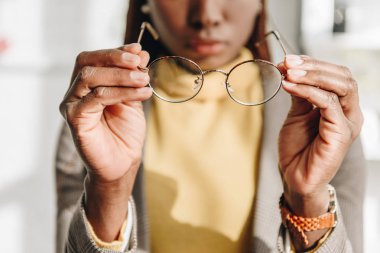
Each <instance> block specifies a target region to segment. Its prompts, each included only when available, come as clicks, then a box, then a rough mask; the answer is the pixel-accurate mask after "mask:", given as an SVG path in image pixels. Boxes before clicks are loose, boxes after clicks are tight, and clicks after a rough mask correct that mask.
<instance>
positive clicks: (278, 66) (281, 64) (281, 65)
mask: <svg viewBox="0 0 380 253" xmlns="http://www.w3.org/2000/svg"><path fill="white" fill-rule="evenodd" d="M277 68H278V70H280V72H281V74H283V75H286V68H285V64H284V62H280V63H279V64H277Z"/></svg>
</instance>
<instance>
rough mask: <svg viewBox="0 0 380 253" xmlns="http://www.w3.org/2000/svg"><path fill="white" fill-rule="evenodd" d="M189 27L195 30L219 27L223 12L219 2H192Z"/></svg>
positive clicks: (211, 0)
mask: <svg viewBox="0 0 380 253" xmlns="http://www.w3.org/2000/svg"><path fill="white" fill-rule="evenodd" d="M192 9H193V10H192V15H191V20H190V22H191V25H192V26H193V27H194V28H195V29H199V30H200V29H204V28H210V27H213V26H219V25H220V24H221V23H222V21H223V11H222V6H221V4H220V1H219V0H198V1H194V7H193V8H192Z"/></svg>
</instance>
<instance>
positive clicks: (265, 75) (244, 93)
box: [227, 60, 282, 105]
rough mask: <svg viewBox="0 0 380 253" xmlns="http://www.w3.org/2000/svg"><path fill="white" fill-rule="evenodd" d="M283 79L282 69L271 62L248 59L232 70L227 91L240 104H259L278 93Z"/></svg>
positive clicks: (228, 78)
mask: <svg viewBox="0 0 380 253" xmlns="http://www.w3.org/2000/svg"><path fill="white" fill-rule="evenodd" d="M248 80H249V81H248ZM281 81H282V75H281V73H280V71H279V70H278V69H277V68H276V67H275V66H274V65H272V64H271V63H269V62H265V61H261V60H253V61H247V62H243V63H241V64H239V65H237V66H235V67H234V68H233V69H232V70H231V71H230V73H229V74H228V77H227V91H228V93H229V95H230V96H231V98H232V99H233V100H235V101H236V102H238V103H240V104H243V105H259V104H263V103H265V102H267V101H269V100H270V99H271V98H273V97H274V96H275V95H276V94H277V92H278V91H279V90H280V87H281Z"/></svg>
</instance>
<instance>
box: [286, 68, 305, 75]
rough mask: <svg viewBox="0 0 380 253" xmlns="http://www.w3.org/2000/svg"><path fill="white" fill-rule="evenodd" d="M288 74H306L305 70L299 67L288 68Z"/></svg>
mask: <svg viewBox="0 0 380 253" xmlns="http://www.w3.org/2000/svg"><path fill="white" fill-rule="evenodd" d="M288 74H289V75H293V76H304V75H306V71H305V70H301V69H289V70H288Z"/></svg>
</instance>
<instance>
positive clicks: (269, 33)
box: [256, 31, 288, 55]
mask: <svg viewBox="0 0 380 253" xmlns="http://www.w3.org/2000/svg"><path fill="white" fill-rule="evenodd" d="M272 34H273V35H274V37H276V40H277V41H278V43H279V44H280V46H281V49H282V51H283V52H284V54H285V55H287V54H288V53H287V51H286V49H285V46H284V43H282V41H281V37H280V34H279V33H278V32H277V31H270V32H267V33H266V34H265V35H264V38H263V39H262V40H261V41H259V42H257V43H256V46H259V45H260V44H261V43H263V41H264V40H265V39H266V38H268V36H269V35H272Z"/></svg>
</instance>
